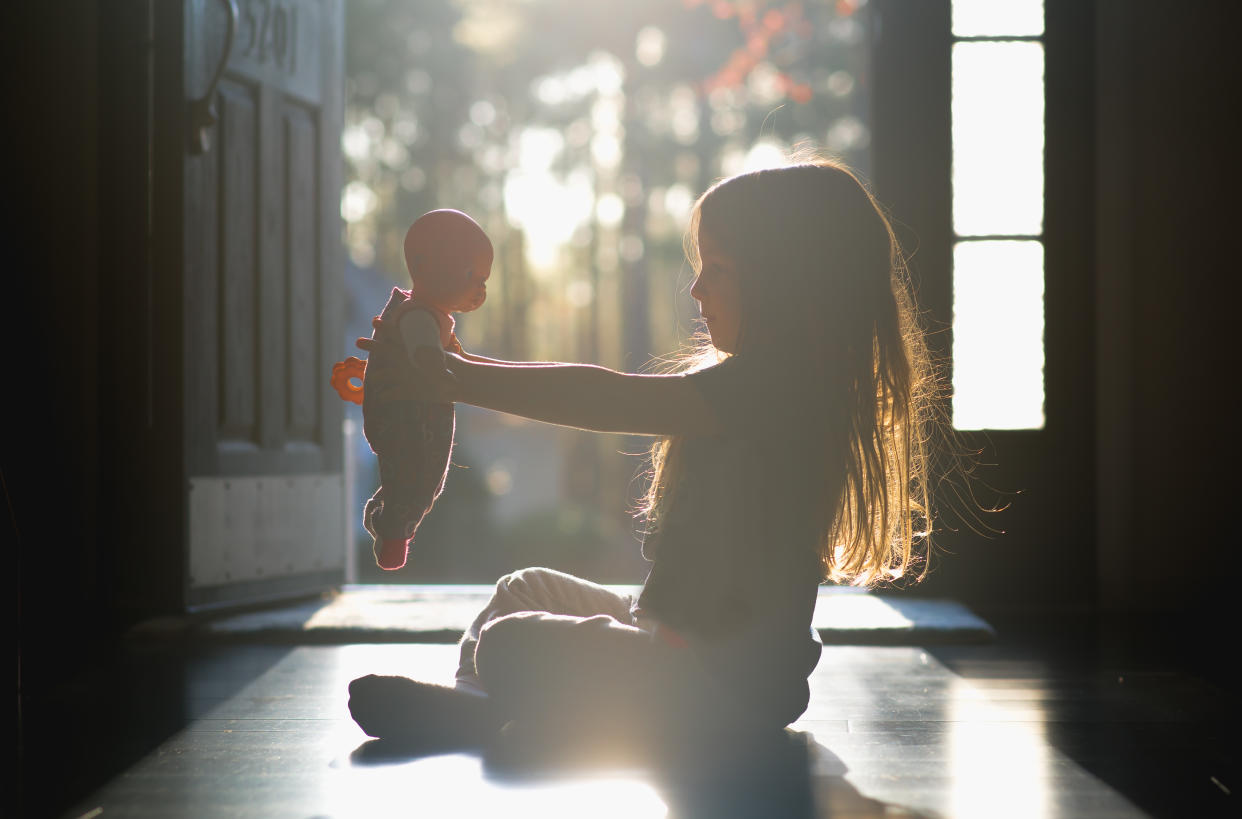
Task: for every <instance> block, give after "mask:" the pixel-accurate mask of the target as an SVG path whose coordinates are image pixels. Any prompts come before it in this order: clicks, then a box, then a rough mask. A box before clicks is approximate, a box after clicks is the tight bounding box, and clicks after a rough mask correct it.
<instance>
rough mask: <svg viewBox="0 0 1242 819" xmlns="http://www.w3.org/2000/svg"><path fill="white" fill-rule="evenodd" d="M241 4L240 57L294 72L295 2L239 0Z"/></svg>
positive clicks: (295, 59)
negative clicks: (269, 62) (272, 64)
mask: <svg viewBox="0 0 1242 819" xmlns="http://www.w3.org/2000/svg"><path fill="white" fill-rule="evenodd" d="M241 5H242V10H241V32H240V34H241V40H242V43H243V45H242V56H243V57H249V58H250V59H253V60H254V61H255V62H257V63H259V64H260V65H262V64H264V63H266V62H268V61H271V62H272V63H274V64H275V65H276V66H278V67H280V68H283V69H285V70H286V71H288V72H290V73H293V72H294V71H297V68H298V49H297V45H298V7H297V5H296V4H295V3H292V2H289V0H285V2H281V0H242V4H241Z"/></svg>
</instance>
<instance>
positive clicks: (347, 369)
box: [332, 355, 367, 404]
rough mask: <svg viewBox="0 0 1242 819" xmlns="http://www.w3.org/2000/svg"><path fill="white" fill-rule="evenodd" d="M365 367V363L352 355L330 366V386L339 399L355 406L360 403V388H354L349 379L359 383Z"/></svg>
mask: <svg viewBox="0 0 1242 819" xmlns="http://www.w3.org/2000/svg"><path fill="white" fill-rule="evenodd" d="M366 366H367V365H366V362H365V361H363V360H362V359H361V358H357V357H356V356H352V355H351V356H350V357H349V358H347V359H345V360H344V361H338V362H336V364H334V365H332V386H333V387H335V388H336V391H337V393H338V394H339V395H340V396H341V398H343V399H345V400H346V401H353V402H354V403H355V404H361V403H362V387H356V386H354V384H353V382H351V381H350V379H351V378H357V379H358V380H359V381H361V380H362V374H363V373H364V372H365V371H366Z"/></svg>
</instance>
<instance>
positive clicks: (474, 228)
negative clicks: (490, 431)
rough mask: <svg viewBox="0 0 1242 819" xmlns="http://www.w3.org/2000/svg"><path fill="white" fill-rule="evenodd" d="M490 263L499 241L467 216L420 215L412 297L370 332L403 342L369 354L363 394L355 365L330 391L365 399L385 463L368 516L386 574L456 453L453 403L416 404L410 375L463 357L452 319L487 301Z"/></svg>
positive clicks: (398, 301)
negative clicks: (435, 358)
mask: <svg viewBox="0 0 1242 819" xmlns="http://www.w3.org/2000/svg"><path fill="white" fill-rule="evenodd" d="M492 256H493V252H492V243H491V242H490V241H489V240H488V238H487V235H486V234H485V233H484V232H483V229H482V228H480V227H479V225H478V224H477V223H476V222H475V221H474V220H473V219H471V218H470V217H469V216H467V215H466V214H464V213H461V212H460V211H455V210H433V211H431V212H429V213H425V214H423V215H422V216H420V217H419V218H418V220H417V221H415V222H414V224H413V225H411V226H410V229H409V231H408V232H407V233H406V235H405V264H406V267H407V268H408V270H409V273H410V290H409V291H408V292H406V291H403V290H400V289H397V288H393V291H392V295H391V296H390V297H389V299H388V304H387V305H386V306H385V307H384V310H383V312H382V313H381V314H380V316H379V317H380V319H381V321H380V322H378V328H379V329H377V330H376V331H375V334H374V335H373V337H374V338H377V339H378V338H380V337H381V336H383V337H386V338H387V339H388V340H391V341H397V339H398V338H399V339H400V342H401V343H393V344H385V345H378V346H376V347H375V348H373V349H372V351H371V355H370V357H369V359H368V361H367V362H366V368H365V370H364V371H363V372H362V373H361V377H362V380H363V386H362V389H361V390H359V389H358V388H356V387H353V386H352V385H350V384H349V383H348V379H349V378H350V377H356V376H358V375H359V372H358V369H357V368H359V367H361V365H362V362H360V361H359V360H358V359H356V358H351V359H349V360H347V361H345V362H342V363H341V364H338V365H337V366H336V368H334V371H333V384H334V385H335V386H336V387H337V390H338V391H339V392H340V393H341V395H342V397H344V398H346V399H348V400H357V398H358V393H361V403H362V417H363V432H364V434H365V435H366V438H367V443H369V444H370V445H371V451H372V452H374V453H375V455H376V458H377V460H378V461H379V477H380V487H379V489H377V490H376V492H375V494H374V495H373V496H372V497H371V499H370V500H368V501H367V503H366V507H365V509H364V510H363V513H362V518H363V525H364V526H365V527H366V530H367V531H368V532H370V533H371V536H372V537H373V538H374V544H373V550H374V552H375V562H376V563H377V564H379V566H380V568H382V569H390V570H392V569H399V568H401V567H402V566H404V565H405V559H406V555H407V553H408V551H409V544H410V543H411V542H412V541H413V540H414V531H415V530H416V529H417V528H418V524H419V523H421V522H422V519H423V516H424V515H426V514H427V512H428V511H429V510H430V509H431V506H432V504H433V503H435V500H436V498H437V497H439V495H440V492H441V490H442V489H443V488H444V478H445V475H446V473H447V471H448V464H449V455H450V454H451V451H452V448H453V426H454V416H453V405H452V404H437V403H431V402H428V401H419V400H417V399H416V398H414V397H413V395H412V393H411V390H410V375H409V368H410V367H411V366H412V365H416V364H417V365H421V366H424V367H426V366H430V364H429V358H430V356H429V354H428V353H427V352H426V350H427V349H430V350H432V351H434V352H435V353H438V354H439V356H440V359H441V361H443V355H444V349H445V348H448V349H450V350H453V351H454V352H461V346H460V345H459V344H458V343H457V338H456V337H455V336H454V335H453V325H454V322H453V317H452V316H451V315H449V314H450V313H454V312H457V313H466V312H469V311H471V310H475V309H477V308H478V307H479V306H480V305H481V304H483V300H484V299H485V298H486V296H487V288H486V285H485V282H486V281H487V278H488V276H489V275H490V274H491V267H492ZM420 350H422V351H423V352H422V354H421V355H419V356H418V357H417V360H416V353H418V352H419V351H420Z"/></svg>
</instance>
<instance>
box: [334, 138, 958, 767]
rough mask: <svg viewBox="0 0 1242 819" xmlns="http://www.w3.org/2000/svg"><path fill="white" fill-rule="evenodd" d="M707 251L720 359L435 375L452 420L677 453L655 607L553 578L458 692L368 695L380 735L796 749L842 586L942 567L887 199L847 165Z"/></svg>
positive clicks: (733, 208)
mask: <svg viewBox="0 0 1242 819" xmlns="http://www.w3.org/2000/svg"><path fill="white" fill-rule="evenodd" d="M686 251H687V255H688V257H689V259H690V262H691V264H692V266H693V267H694V270H695V272H696V274H697V275H696V278H695V280H694V285H693V287H692V288H691V290H690V294H691V296H693V297H694V299H695V300H696V301H697V302H698V303H699V307H700V309H701V312H702V316H703V319H704V320H705V322H706V325H707V332H708V336H707V338H704V339H701V343H700V346H699V348H698V350H697V351H696V352H695V353H694V354H692V355H691V356H689V357H688V358H687V359H686V360H684V361H683V363H682V366H681V367H680V372H679V373H676V374H668V375H637V374H626V373H620V372H616V371H613V370H609V369H604V368H602V367H595V366H589V365H577V364H540V365H521V364H514V363H511V362H500V361H494V360H490V359H485V358H482V357H479V356H473V355H460V356H458V355H450V356H449V357H448V359H449V366H450V370H451V372H445V371H443V369H442V368H440V369H437V367H434V366H432V365H431V364H430V362H429V363H428V366H425V367H421V368H419V370H418V372H416V373H415V374H414V376H413V381H414V383H415V384H416V385H417V389H418V390H419V391H420V394H422V395H424V396H426V395H431V396H433V397H434V398H435V399H436V400H443V401H461V402H465V403H468V404H473V405H475V406H478V407H485V408H488V409H493V410H498V411H501V412H507V413H512V414H515V415H520V416H523V417H526V418H532V419H536V420H539V421H545V422H549V423H554V424H562V425H566V426H572V427H578V428H581V429H587V430H595V431H600V432H605V431H607V432H624V433H635V434H643V435H651V436H657V437H658V441H657V443H656V444H655V445H654V446H653V448H652V453H651V461H652V470H651V482H650V488H649V490H648V491H647V493H646V496H645V498H644V502H643V504H642V511H643V513H644V514H645V518H646V522H647V524H648V525H647V534H646V538H645V541H644V544H643V554H644V556H645V557H646V558H647V559H648V560H650V561H651V562H652V567H651V571H650V574H649V576H648V578H647V581H646V583H645V584H644V586H643V588H642V591H641V593H640V594H639V595H637V597H636V598H633V599H631V597H629V596H621V595H617V594H614V593H612V592H610V591H608V590H607V589H604V588H602V587H600V586H597V585H595V584H592V583H589V582H587V581H585V580H581V579H578V578H575V577H571V576H569V575H565V574H561V573H559V572H555V571H551V570H548V569H526V570H523V571H519V572H515V573H514V574H511V575H508V576H506V577H503V578H501V579H500V581H499V582H498V583H497V586H496V592H495V595H494V596H493V598H492V600H491V601H490V603H489V604H488V605H487V607H486V608H485V609H484V610H483V611H482V612H481V613H480V614H479V616H478V618H477V619H476V620H475V621H474V623H473V624H472V625H471V626H470V628H469V629H468V630H467V632H466V634H465V635H464V637H463V638H462V641H461V659H460V665H459V668H458V671H457V683H456V686H455V687H453V688H448V687H441V686H434V685H430V684H426V683H419V682H415V681H413V680H408V679H405V678H402V677H377V676H368V677H363V678H360V679H358V680H355V681H354V682H353V683H352V684H351V685H350V709H351V713H352V714H353V716H354V718H355V719H356V720H357V722H358V724H359V725H360V726H361V727H362V728H363V730H364V731H366V732H367V733H368V734H370V735H372V736H378V737H386V738H393V739H401V740H421V741H424V742H440V741H450V742H474V741H483V740H486V739H487V737H489V736H491V735H492V734H493V733H495V732H496V731H497V730H498V729H499V728H500V726H501V725H502V724H504V723H506V722H508V721H511V720H512V721H515V722H516V724H517V725H527V726H537V727H538V728H539V729H540V730H553V731H557V730H561V729H564V730H565V731H566V732H569V733H568V734H567V735H569V734H576V735H578V736H582V735H585V734H589V735H592V736H595V737H607V738H608V740H609V741H611V740H613V739H616V740H618V741H622V740H625V739H644V740H655V741H662V740H666V739H669V738H671V737H670V732H678V731H680V730H681V729H685V728H693V730H695V731H701V730H703V729H704V728H707V727H709V726H710V727H712V728H715V729H724V730H729V731H732V730H752V729H760V730H762V729H772V728H781V727H783V726H785V725H787V724H789V723H790V722H792V721H793V720H795V719H797V717H798V716H799V715H800V714H801V713H802V712H803V710H804V709H805V708H806V705H807V701H808V698H809V690H808V686H807V677H808V676H809V674H810V673H811V671H812V670H813V669H814V667H815V665H816V662H817V661H818V659H819V654H820V649H821V644H820V642H819V638H818V636H817V634H816V632H815V631H814V630H813V629H812V627H811V615H812V612H813V610H814V607H815V600H816V592H817V587H818V585H819V583H820V582H821V581H823V580H825V579H832V580H836V581H848V582H853V583H859V584H874V583H877V582H882V581H885V580H891V579H893V578H896V577H898V576H900V575H902V574H903V573H905V572H908V571H909V570H911V569H912V568H915V567H916V566H920V565H925V563H924V562H923V560H922V557H921V554H922V552H923V549H922V548H921V547H923V546H925V542H926V537H927V534H928V530H929V529H930V526H929V520H928V517H927V512H926V510H927V508H928V503H927V485H926V481H925V452H924V442H925V440H926V438H927V434H928V432H929V420H930V414H929V408H930V407H931V406H932V399H933V398H934V395H933V393H934V388H935V386H936V385H935V381H934V379H933V377H932V375H931V372H930V369H929V367H928V364H927V356H926V349H925V346H924V343H923V338H922V335H921V333H920V331H919V329H918V326H917V323H916V321H915V314H914V310H913V305H912V302H911V298H910V293H909V289H908V282H907V278H906V273H905V269H904V266H903V263H902V258H901V255H900V252H899V249H898V247H897V243H896V241H895V239H894V236H893V232H892V229H891V227H890V225H889V223H888V220H887V219H886V218H885V216H884V214H883V212H882V211H881V209H880V208H879V206H878V205H877V203H876V202H875V200H874V199H873V198H872V196H871V195H870V193H869V192H868V191H867V190H866V189H865V188H864V187H863V186H862V185H861V184H860V183H859V181H858V180H857V178H855V176H854V175H853V174H852V173H851V172H850V171H849V170H847V169H846V168H844V167H842V166H840V165H838V164H834V163H831V162H811V163H806V164H799V165H793V166H790V167H782V168H777V169H770V170H762V171H756V172H753V173H747V174H742V175H740V176H735V177H733V178H730V179H727V180H725V181H723V182H720V183H718V184H716V185H715V186H713V187H712V188H711V189H710V190H708V191H707V192H706V193H705V194H703V196H702V197H700V199H699V200H698V202H697V203H696V204H695V206H694V209H693V212H692V216H691V221H690V226H689V230H688V231H687V234H686ZM378 335H380V334H379V333H377V336H378ZM376 343H386V342H382V341H381V342H371V341H370V340H365V339H360V340H359V344H360V346H363V347H364V348H371V347H372V346H373V345H374V344H376Z"/></svg>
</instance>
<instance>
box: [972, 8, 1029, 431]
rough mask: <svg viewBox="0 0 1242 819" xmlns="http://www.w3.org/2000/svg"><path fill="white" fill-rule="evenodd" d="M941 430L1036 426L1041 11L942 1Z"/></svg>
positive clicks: (1027, 427)
mask: <svg viewBox="0 0 1242 819" xmlns="http://www.w3.org/2000/svg"><path fill="white" fill-rule="evenodd" d="M952 12H953V60H952V70H953V85H952V93H953V111H952V118H953V231H954V234H955V239H954V252H953V393H954V397H953V424H954V426H956V427H958V428H959V429H1041V428H1043V426H1044V248H1043V229H1044V226H1043V221H1044V161H1043V160H1044V46H1043V42H1042V37H1043V30H1044V26H1043V2H1042V0H1013V2H1005V3H996V2H994V0H954V2H953V7H952Z"/></svg>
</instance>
